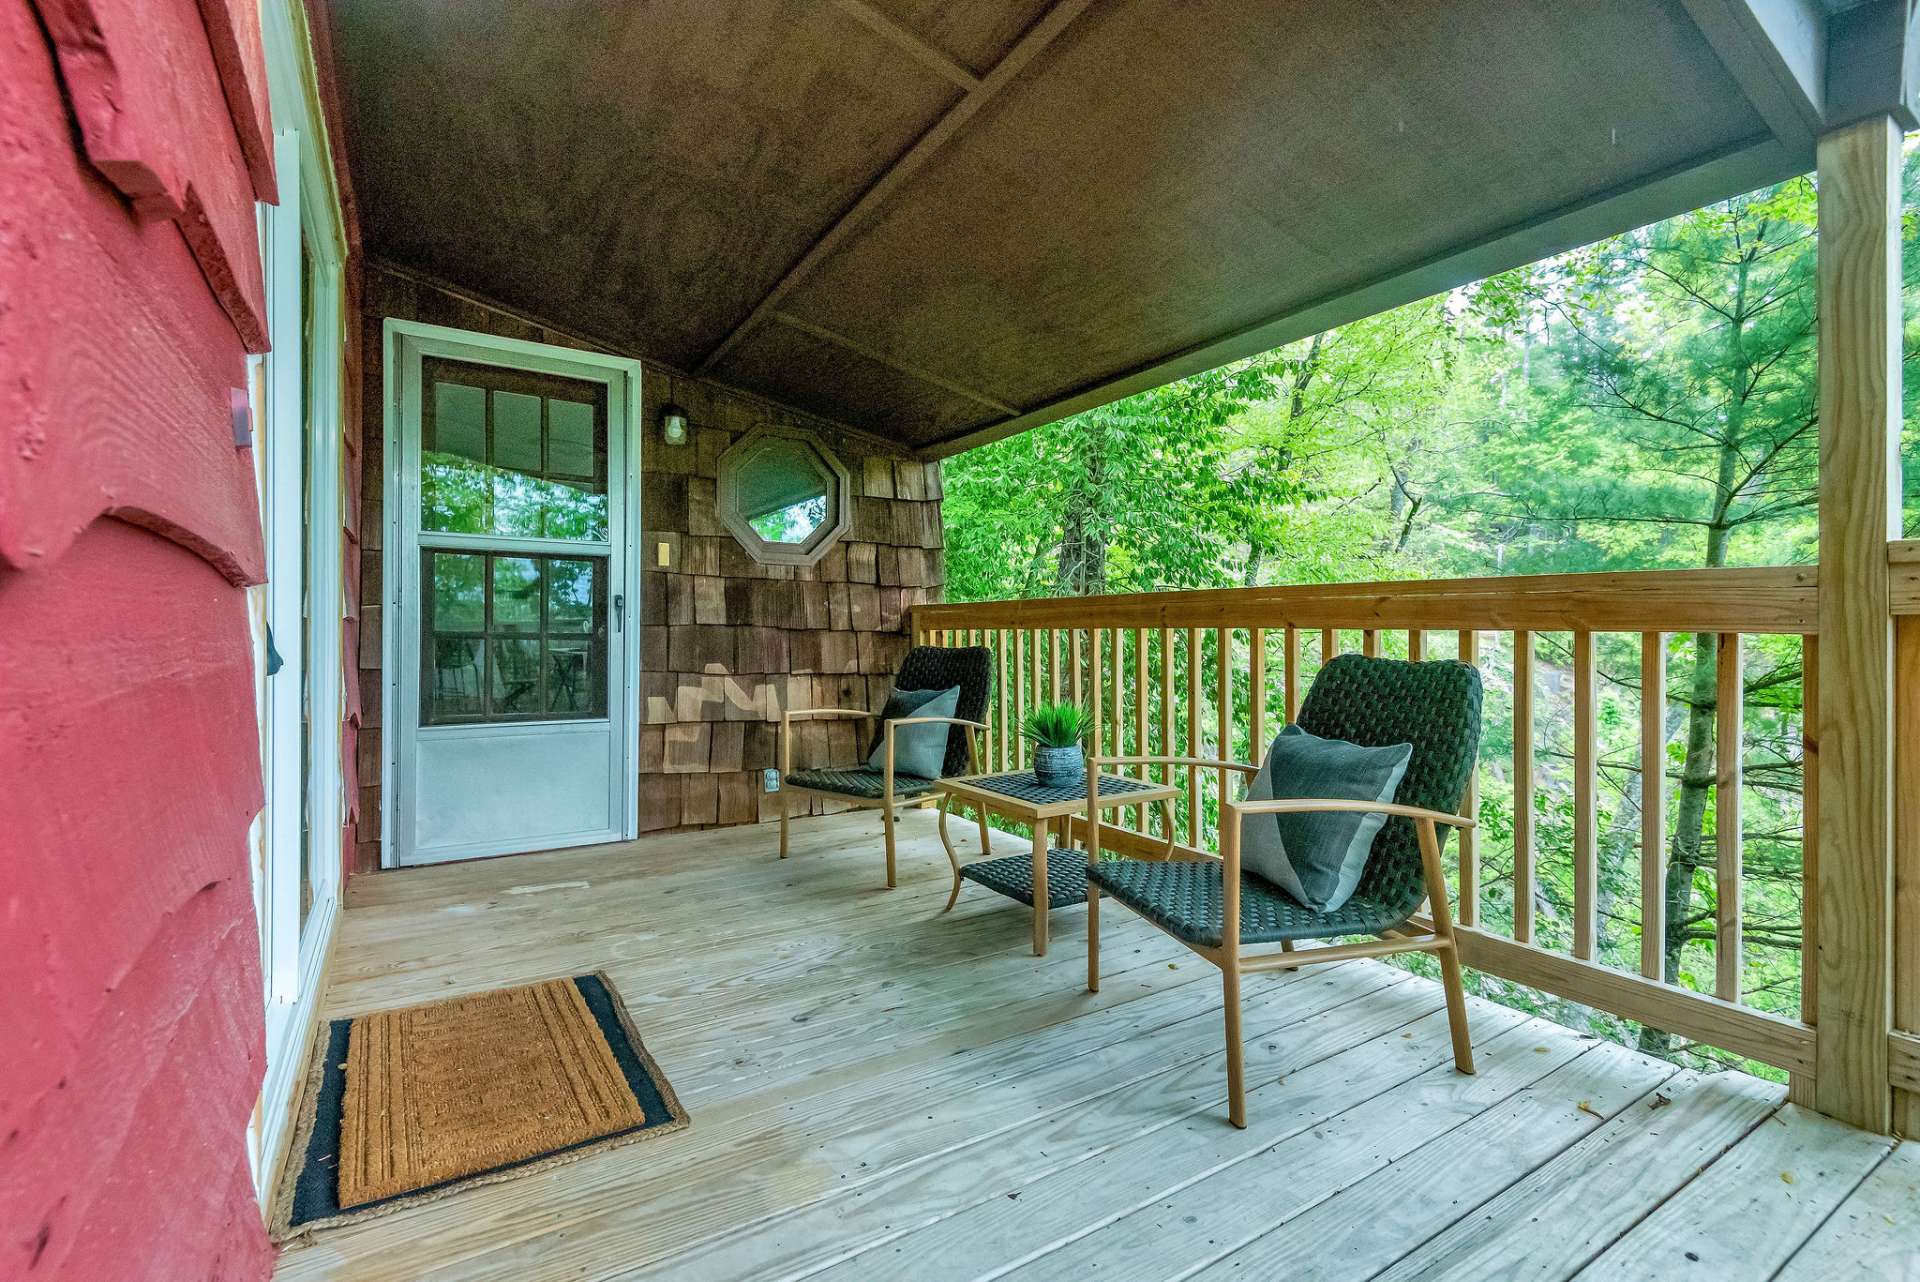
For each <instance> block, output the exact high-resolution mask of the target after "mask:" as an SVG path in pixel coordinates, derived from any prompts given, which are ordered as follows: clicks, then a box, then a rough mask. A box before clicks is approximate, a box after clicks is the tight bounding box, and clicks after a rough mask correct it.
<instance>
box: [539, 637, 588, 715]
mask: <svg viewBox="0 0 1920 1282" xmlns="http://www.w3.org/2000/svg"><path fill="white" fill-rule="evenodd" d="M590 647H591V642H589V641H587V639H586V638H584V637H581V638H577V639H569V638H566V637H554V638H552V639H551V640H549V641H548V643H547V711H548V712H550V713H553V714H554V715H556V716H566V715H568V714H569V713H574V714H578V713H580V712H583V711H584V710H585V709H587V708H590V707H592V706H593V702H594V693H593V682H592V679H591V674H590V672H589V664H588V661H587V660H588V651H589V649H590Z"/></svg>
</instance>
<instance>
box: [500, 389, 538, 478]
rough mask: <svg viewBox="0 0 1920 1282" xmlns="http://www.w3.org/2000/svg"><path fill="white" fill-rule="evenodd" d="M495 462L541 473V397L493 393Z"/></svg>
mask: <svg viewBox="0 0 1920 1282" xmlns="http://www.w3.org/2000/svg"><path fill="white" fill-rule="evenodd" d="M493 464H494V466H495V467H501V468H506V469H508V470H509V471H514V472H525V473H527V474H528V475H530V476H538V475H539V474H540V398H539V397H538V396H526V395H523V394H522V393H519V392H495V393H494V394H493Z"/></svg>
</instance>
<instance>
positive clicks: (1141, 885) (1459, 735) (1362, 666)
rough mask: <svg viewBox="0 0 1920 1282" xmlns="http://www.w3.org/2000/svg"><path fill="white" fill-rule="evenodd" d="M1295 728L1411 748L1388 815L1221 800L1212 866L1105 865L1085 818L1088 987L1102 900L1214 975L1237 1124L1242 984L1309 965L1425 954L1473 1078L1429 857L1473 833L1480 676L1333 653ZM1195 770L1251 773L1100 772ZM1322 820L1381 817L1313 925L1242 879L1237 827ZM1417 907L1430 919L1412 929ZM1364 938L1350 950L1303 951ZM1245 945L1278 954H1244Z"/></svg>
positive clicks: (1441, 882)
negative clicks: (1465, 810)
mask: <svg viewBox="0 0 1920 1282" xmlns="http://www.w3.org/2000/svg"><path fill="white" fill-rule="evenodd" d="M1299 725H1300V728H1301V729H1303V730H1306V731H1308V732H1309V733H1312V734H1316V735H1319V736H1321V737H1322V738H1326V739H1345V740H1347V741H1348V742H1350V743H1358V744H1362V745H1365V746H1367V747H1381V746H1385V745H1388V744H1396V743H1411V744H1413V755H1412V757H1411V758H1410V759H1409V761H1408V763H1407V772H1406V775H1405V777H1404V778H1403V779H1402V780H1401V783H1400V790H1399V792H1398V793H1397V794H1396V796H1395V798H1394V800H1393V802H1391V803H1376V802H1371V801H1339V800H1324V799H1323V800H1314V799H1300V798H1289V799H1284V800H1276V801H1239V802H1231V801H1230V802H1228V803H1227V804H1226V806H1225V807H1224V808H1223V810H1222V813H1221V816H1220V855H1219V857H1218V858H1213V857H1211V856H1205V855H1202V856H1199V857H1198V858H1193V857H1189V858H1187V859H1179V858H1176V859H1172V860H1147V859H1102V858H1101V857H1100V808H1099V807H1098V806H1097V805H1089V806H1088V809H1087V850H1088V861H1089V867H1088V871H1087V988H1088V990H1089V991H1091V992H1098V991H1099V989H1100V896H1101V894H1102V892H1104V893H1106V894H1108V895H1111V896H1113V898H1115V899H1117V900H1119V901H1120V902H1121V903H1123V904H1125V905H1127V907H1129V908H1131V909H1133V910H1134V911H1135V912H1136V913H1138V914H1140V915H1141V916H1142V917H1145V918H1146V919H1147V920H1148V921H1150V922H1152V923H1153V924H1154V925H1155V926H1158V927H1159V928H1160V929H1161V930H1163V931H1165V932H1167V933H1168V934H1169V935H1172V936H1173V937H1174V938H1175V939H1178V940H1180V941H1181V942H1182V943H1184V944H1185V945H1186V946H1187V947H1189V948H1191V949H1192V950H1193V951H1194V952H1196V953H1198V954H1200V956H1202V957H1204V958H1206V959H1207V960H1208V961H1210V962H1212V963H1213V964H1214V965H1216V966H1218V967H1219V968H1220V974H1221V991H1222V995H1223V997H1224V1000H1225V1005H1226V1025H1227V1102H1228V1110H1227V1111H1228V1116H1229V1118H1230V1119H1231V1120H1232V1122H1233V1124H1234V1125H1235V1126H1245V1125H1246V1124H1247V1100H1246V1085H1245V1082H1244V1080H1243V1076H1244V1067H1243V1064H1242V1058H1241V1046H1240V977H1241V976H1242V975H1249V974H1259V973H1262V972H1266V971H1278V970H1292V969H1294V968H1296V967H1300V966H1305V965H1308V964H1310V963H1314V962H1328V961H1345V960H1347V959H1349V958H1354V957H1381V956H1386V955H1388V954H1391V953H1404V952H1427V953H1433V954H1434V955H1435V956H1437V957H1438V958H1439V960H1440V976H1441V981H1442V984H1443V986H1444V987H1445V989H1446V995H1447V1021H1448V1024H1449V1026H1450V1028H1451V1030H1452V1034H1453V1061H1454V1066H1455V1067H1456V1068H1458V1069H1459V1070H1460V1071H1461V1072H1462V1073H1471V1072H1473V1045H1472V1042H1471V1040H1470V1039H1469V1037H1468V1034H1467V1000H1466V991H1465V989H1464V988H1463V987H1462V986H1461V982H1460V953H1459V949H1458V947H1457V945H1456V944H1455V942H1454V936H1453V914H1452V911H1451V910H1450V908H1449V906H1448V904H1447V882H1446V876H1445V874H1444V873H1443V872H1442V870H1441V866H1440V851H1441V848H1442V844H1443V843H1444V841H1445V840H1446V837H1445V834H1446V832H1447V830H1448V829H1450V828H1470V827H1472V826H1473V821H1472V820H1470V819H1465V818H1462V817H1461V816H1460V815H1459V814H1457V813H1455V811H1457V810H1458V808H1459V805H1460V801H1461V798H1463V797H1464V796H1465V795H1466V791H1467V782H1468V780H1469V779H1470V778H1471V777H1472V773H1473V766H1474V762H1475V760H1476V758H1477V755H1478V753H1479V747H1480V674H1479V672H1478V671H1477V670H1476V669H1475V668H1473V667H1472V666H1470V665H1468V664H1465V663H1456V662H1453V661H1450V660H1448V661H1435V662H1425V663H1403V662H1400V661H1399V660H1395V659H1372V658H1366V657H1364V656H1361V655H1357V654H1347V655H1341V656H1340V657H1339V658H1336V659H1334V660H1332V661H1331V662H1330V663H1328V664H1327V666H1326V667H1325V668H1323V669H1321V671H1320V675H1319V676H1318V678H1316V679H1315V681H1314V683H1313V688H1312V690H1310V691H1309V692H1308V694H1307V698H1306V702H1305V703H1303V704H1302V705H1301V707H1300V716H1299ZM1161 762H1167V763H1172V764H1176V765H1197V766H1202V767H1208V768H1213V769H1218V770H1221V771H1224V772H1233V773H1238V774H1240V775H1242V776H1243V777H1244V778H1245V779H1247V780H1251V778H1252V777H1253V775H1255V774H1256V773H1258V770H1259V768H1258V767H1257V766H1249V765H1242V764H1240V763H1238V762H1231V761H1208V760H1200V759H1196V758H1185V757H1107V758H1102V759H1100V760H1098V761H1096V762H1093V763H1090V764H1091V765H1092V766H1093V767H1094V768H1095V769H1096V770H1097V769H1098V768H1099V767H1107V766H1118V765H1135V764H1155V763H1161ZM1326 810H1365V811H1379V812H1384V813H1385V814H1387V815H1389V816H1391V817H1390V818H1389V819H1388V820H1387V822H1386V824H1385V826H1383V827H1382V828H1381V829H1380V833H1379V835H1378V836H1377V837H1376V838H1375V839H1374V843H1373V850H1372V853H1371V854H1370V855H1369V856H1368V860H1367V866H1366V870H1365V871H1364V872H1363V873H1362V874H1361V877H1360V884H1359V887H1358V888H1357V889H1356V891H1355V893H1354V896H1353V898H1352V899H1350V900H1348V901H1347V902H1346V903H1345V904H1343V905H1341V907H1339V908H1338V909H1336V910H1334V911H1332V912H1327V913H1320V912H1314V911H1313V910H1311V909H1308V908H1306V907H1304V906H1303V905H1301V904H1300V903H1299V902H1298V901H1297V900H1295V899H1293V898H1292V897H1291V896H1289V895H1288V894H1287V893H1286V892H1285V891H1284V890H1281V889H1280V888H1279V887H1278V886H1276V885H1274V884H1273V883H1271V882H1269V881H1267V880H1265V879H1264V878H1262V877H1259V876H1257V875H1256V874H1254V873H1250V872H1242V871H1241V868H1240V826H1241V824H1242V822H1243V821H1244V820H1245V817H1246V816H1248V815H1271V814H1280V813H1284V812H1291V813H1300V812H1303V811H1326ZM1422 901H1425V902H1426V903H1428V904H1429V905H1430V919H1428V920H1421V919H1419V918H1417V917H1416V914H1417V913H1418V912H1419V910H1420V906H1421V903H1422ZM1353 935H1365V936H1375V937H1376V938H1370V939H1367V940H1365V941H1363V942H1359V943H1350V944H1318V945H1315V946H1313V947H1308V948H1297V947H1296V946H1295V945H1296V944H1297V943H1300V942H1302V941H1310V940H1324V939H1334V938H1338V937H1342V936H1353ZM1248 944H1278V945H1279V946H1280V951H1279V952H1259V953H1256V954H1255V955H1252V956H1248V955H1246V954H1245V953H1243V952H1242V951H1241V950H1242V948H1243V947H1244V946H1245V945H1248Z"/></svg>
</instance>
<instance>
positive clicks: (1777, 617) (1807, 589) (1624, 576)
mask: <svg viewBox="0 0 1920 1282" xmlns="http://www.w3.org/2000/svg"><path fill="white" fill-rule="evenodd" d="M1818 614H1819V586H1818V576H1817V571H1816V569H1815V567H1813V566H1811V565H1789V566H1764V567H1758V568H1750V569H1747V568H1743V569H1722V570H1635V571H1622V572H1617V573H1605V574H1541V575H1513V576H1510V577H1505V578H1479V579H1424V580H1407V581H1402V582H1384V583H1326V584H1321V583H1308V584H1298V585H1294V586H1289V587H1260V588H1212V589H1205V590H1200V591H1180V592H1142V593H1133V594H1129V595H1121V596H1090V597H1046V598H1033V599H1028V600H1014V601H982V602H974V603H954V604H938V605H918V606H915V607H914V611H913V621H914V626H915V628H916V629H917V630H920V631H927V630H932V629H938V628H983V629H993V628H1017V629H1025V628H1087V627H1097V628H1216V627H1231V628H1247V627H1261V628H1282V627H1298V628H1303V629H1314V628H1431V629H1435V630H1439V631H1446V630H1452V629H1458V628H1472V629H1476V630H1508V631H1510V630H1516V629H1518V630H1525V631H1532V632H1570V631H1589V632H1743V633H1749V634H1753V633H1786V634H1800V635H1813V634H1814V633H1816V632H1817V631H1818V629H1819V617H1818Z"/></svg>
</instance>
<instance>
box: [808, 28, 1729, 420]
mask: <svg viewBox="0 0 1920 1282" xmlns="http://www.w3.org/2000/svg"><path fill="white" fill-rule="evenodd" d="M1762 132H1763V128H1762V126H1761V124H1760V122H1759V120H1758V118H1757V117H1756V116H1755V115H1754V113H1753V111H1752V109H1751V108H1750V107H1749V106H1748V105H1747V104H1746V102H1745V100H1744V99H1743V98H1742V97H1741V96H1740V94H1739V91H1738V90H1737V89H1736V88H1735V86H1734V85H1733V83H1732V81H1731V80H1730V79H1729V78H1728V77H1727V76H1726V75H1725V74H1724V73H1723V72H1721V71H1720V69H1719V64H1718V63H1717V62H1716V61H1715V60H1714V59H1713V58H1712V56H1711V54H1710V53H1709V52H1708V51H1707V48H1706V46H1705V44H1704V42H1703V41H1702V40H1701V38H1700V37H1699V35H1698V33H1697V32H1696V31H1695V29H1694V28H1693V26H1692V24H1691V23H1690V22H1689V21H1688V20H1687V19H1686V17H1685V16H1684V14H1683V13H1681V12H1680V11H1679V10H1678V7H1677V6H1675V5H1669V4H1664V3H1639V2H1634V0H1609V3H1608V4H1604V5H1597V4H1596V5H1585V4H1573V5H1567V4H1562V5H1517V4H1513V3H1510V0H1457V2H1456V3H1451V4H1447V5H1432V4H1429V5H1408V4H1404V3H1399V2H1397V0H1365V2H1363V0H1352V2H1350V3H1347V4H1342V5H1338V6H1333V5H1325V4H1318V3H1299V4H1291V5H1275V4H1265V5H1262V4H1250V3H1245V2H1244V0H1214V2H1212V3H1200V2H1197V0H1157V2H1153V0H1135V2H1133V3H1115V4H1111V5H1101V6H1096V7H1095V8H1094V9H1093V10H1091V11H1089V12H1088V13H1087V14H1086V15H1085V16H1083V17H1082V18H1081V19H1079V20H1078V21H1076V22H1075V23H1074V24H1073V26H1072V27H1070V28H1069V29H1068V31H1067V32H1066V33H1065V34H1064V35H1063V36H1062V37H1061V38H1060V39H1059V40H1058V41H1057V42H1056V43H1055V44H1054V45H1053V46H1052V47H1051V48H1049V49H1048V51H1047V53H1046V54H1045V55H1044V56H1043V59H1042V61H1041V63H1040V64H1039V65H1036V66H1035V67H1034V68H1033V69H1032V70H1031V71H1030V72H1029V73H1028V74H1027V75H1026V76H1024V77H1023V78H1022V80H1021V81H1020V82H1019V83H1018V84H1017V85H1016V86H1014V87H1012V88H1010V89H1009V90H1008V91H1007V92H1006V93H1005V94H1004V95H1002V97H1001V98H1000V99H999V100H997V101H996V102H994V103H993V104H992V105H991V106H989V107H988V108H987V109H986V110H985V111H983V112H982V113H981V114H980V116H978V117H977V118H976V119H975V120H974V121H973V122H972V123H971V125H970V126H969V127H968V129H967V130H966V132H965V133H964V134H963V135H962V136H961V137H960V138H958V139H957V140H956V141H955V142H954V143H952V144H951V145H949V146H948V147H947V148H945V149H944V150H943V151H942V152H941V153H940V154H939V155H938V156H937V157H936V158H935V159H934V160H933V161H931V162H930V163H929V164H928V165H927V166H926V168H925V169H924V170H923V171H922V172H921V173H920V174H919V175H917V176H916V178H915V181H914V182H913V183H912V184H911V185H910V186H909V187H908V188H907V189H906V190H904V191H903V192H902V193H901V194H900V195H899V196H898V197H897V198H896V199H895V200H893V201H892V202H890V203H889V204H888V206H887V207H886V208H885V209H884V210H882V211H881V212H880V214H879V215H878V216H877V217H876V218H875V219H874V220H872V222H871V223H869V224H868V225H867V226H866V227H865V228H864V229H863V230H862V231H861V233H860V234H859V235H857V236H855V237H853V238H851V239H850V240H849V241H848V242H846V243H845V244H844V245H843V247H842V248H841V249H840V250H839V251H838V252H837V253H836V254H834V255H833V256H832V257H831V258H830V259H829V260H827V262H826V263H824V264H823V265H822V266H821V268H820V269H818V270H817V271H815V272H814V273H813V274H812V275H811V276H809V277H808V279H807V280H806V281H805V282H804V283H803V284H802V285H801V286H800V287H799V288H798V289H797V290H795V291H794V293H793V294H792V295H791V296H790V297H789V298H788V299H787V301H786V302H785V303H784V306H785V307H786V309H787V310H789V311H791V312H793V313H795V314H797V315H799V316H801V317H804V318H805V319H807V320H809V321H812V322H814V323H817V324H819V325H822V326H824V327H826V328H828V329H831V330H834V331H837V332H839V333H842V334H845V335H847V336H849V337H851V338H853V339H855V340H857V341H859V342H860V343H861V344H862V345H863V346H866V347H868V348H871V349H874V350H878V351H881V352H885V353H888V354H889V355H892V356H896V357H898V358H899V359H900V360H902V361H903V362H906V363H908V364H912V365H916V366H919V367H923V368H927V369H931V370H933V371H935V372H937V373H940V374H944V375H946V376H948V377H952V378H955V379H962V380H965V381H966V383H967V384H968V385H969V386H972V387H975V388H977V389H979V390H980V391H982V392H985V393H987V394H990V395H992V396H994V397H996V398H998V399H1001V400H1005V401H1009V402H1012V403H1014V404H1017V405H1028V404H1036V403H1040V402H1043V401H1045V400H1047V399H1049V398H1052V397H1056V396H1058V395H1060V394H1061V393H1062V392H1064V391H1067V390H1069V389H1072V388H1076V387H1080V386H1084V385H1085V384H1087V383H1089V382H1094V381H1098V380H1100V379H1102V378H1104V377H1107V376H1111V375H1113V374H1115V373H1118V372H1121V371H1124V370H1127V369H1130V368H1133V367H1134V366H1137V365H1139V364H1141V363H1143V362H1144V361H1146V360H1148V359H1151V358H1154V357H1157V356H1162V355H1165V354H1169V353H1173V352H1177V351H1180V350H1182V349H1184V348H1187V347H1190V346H1194V345H1197V344H1199V343H1202V342H1204V341H1206V340H1208V339H1210V338H1212V337H1216V336H1218V335H1220V334H1223V333H1226V332H1230V331H1233V330H1236V329H1240V328H1243V327H1245V326H1248V325H1251V324H1254V323H1255V322H1257V321H1259V320H1262V319H1264V318H1267V317H1271V316H1273V315H1275V314H1276V313H1279V312H1282V311H1284V310H1286V309H1288V308H1289V307H1293V306H1298V305H1300V304H1303V303H1306V302H1309V301H1312V300H1314V299H1316V298H1318V297H1320V296H1323V295H1325V294H1328V293H1332V292H1335V291H1338V290H1341V289H1343V288H1347V287H1350V286H1352V285H1354V284H1356V283H1359V282H1364V281H1367V280H1369V279H1371V278H1374V277H1376V276H1378V275H1381V274H1384V273H1386V272H1388V271H1390V270H1394V269H1396V268H1401V267H1404V266H1406V265H1409V264H1412V263H1417V262H1419V261H1421V260H1422V259H1424V258H1427V257H1430V256H1432V255H1435V254H1437V253H1440V252H1442V251H1444V250H1445V249H1446V248H1448V247H1450V246H1453V245H1457V244H1460V243H1462V242H1467V241H1471V240H1474V239H1476V238H1480V237H1485V236H1488V235H1490V234H1492V233H1495V232H1497V231H1499V230H1501V229H1502V228H1504V227H1507V226H1509V225H1512V224H1515V223H1519V222H1522V221H1525V220H1527V219H1529V218H1532V217H1535V216H1537V215H1538V214H1540V213H1541V212H1543V211H1547V210H1552V209H1554V208H1556V207H1558V206H1561V205H1563V204H1566V203H1568V202H1570V201H1573V200H1576V199H1578V198H1579V197H1581V196H1582V195H1584V194H1586V193H1589V192H1592V191H1594V190H1596V189H1606V188H1610V187H1614V186H1616V185H1619V184H1623V183H1627V182H1629V181H1630V180H1632V179H1634V178H1637V177H1640V176H1642V175H1648V174H1653V173H1657V172H1659V171H1661V170H1664V169H1667V168H1669V167H1671V166H1674V165H1677V164H1680V163H1683V162H1685V161H1688V160H1690V159H1692V158H1695V157H1697V156H1699V155H1701V154H1702V153H1705V152H1711V151H1713V150H1714V149H1716V148H1720V147H1724V146H1727V145H1729V144H1732V143H1735V142H1737V141H1739V140H1742V139H1745V138H1749V137H1752V136H1755V135H1758V134H1760V133H1762ZM934 247H937V250H935V249H934Z"/></svg>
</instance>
